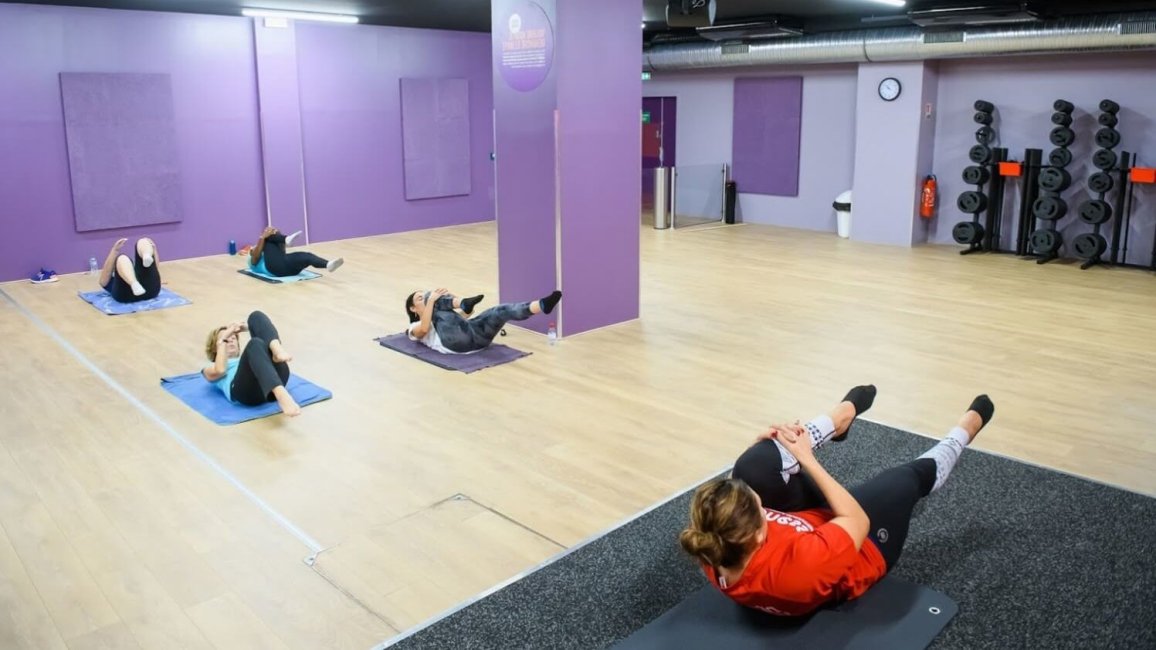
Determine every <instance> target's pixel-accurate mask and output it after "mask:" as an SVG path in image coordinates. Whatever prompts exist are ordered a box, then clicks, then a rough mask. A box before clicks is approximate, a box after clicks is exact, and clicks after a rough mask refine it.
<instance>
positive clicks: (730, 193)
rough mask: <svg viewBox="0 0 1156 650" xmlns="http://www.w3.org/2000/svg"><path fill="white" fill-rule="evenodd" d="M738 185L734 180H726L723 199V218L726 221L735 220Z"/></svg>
mask: <svg viewBox="0 0 1156 650" xmlns="http://www.w3.org/2000/svg"><path fill="white" fill-rule="evenodd" d="M738 194H739V190H738V186H737V185H735V182H734V181H727V184H726V193H725V198H724V199H723V203H724V206H723V220H724V221H725V222H726V223H734V222H735V202H736V201H737V200H738Z"/></svg>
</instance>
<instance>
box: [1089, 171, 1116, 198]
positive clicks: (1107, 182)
mask: <svg viewBox="0 0 1156 650" xmlns="http://www.w3.org/2000/svg"><path fill="white" fill-rule="evenodd" d="M1114 184H1115V183H1113V182H1112V175H1111V174H1108V173H1106V172H1096V173H1095V174H1092V175H1091V176H1089V177H1088V189H1089V190H1091V191H1093V192H1095V193H1096V194H1104V193H1105V192H1111V191H1112V186H1113V185H1114Z"/></svg>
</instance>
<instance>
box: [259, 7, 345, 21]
mask: <svg viewBox="0 0 1156 650" xmlns="http://www.w3.org/2000/svg"><path fill="white" fill-rule="evenodd" d="M241 15H242V16H248V17H249V18H288V19H290V20H315V21H318V22H323V23H345V24H346V25H353V24H355V23H357V22H358V18H357V16H348V15H344V14H320V13H313V12H309V11H278V10H276V9H242V10H241Z"/></svg>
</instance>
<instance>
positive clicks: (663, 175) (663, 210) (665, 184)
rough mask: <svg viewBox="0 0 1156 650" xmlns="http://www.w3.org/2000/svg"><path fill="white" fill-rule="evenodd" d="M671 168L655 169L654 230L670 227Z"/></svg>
mask: <svg viewBox="0 0 1156 650" xmlns="http://www.w3.org/2000/svg"><path fill="white" fill-rule="evenodd" d="M670 172H671V168H670V167H656V168H655V169H654V222H653V225H654V229H655V230H666V229H667V228H669V227H670Z"/></svg>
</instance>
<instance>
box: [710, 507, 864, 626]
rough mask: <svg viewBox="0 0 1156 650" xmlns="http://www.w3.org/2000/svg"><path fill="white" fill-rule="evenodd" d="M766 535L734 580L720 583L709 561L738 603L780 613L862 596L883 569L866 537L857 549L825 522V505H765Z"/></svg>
mask: <svg viewBox="0 0 1156 650" xmlns="http://www.w3.org/2000/svg"><path fill="white" fill-rule="evenodd" d="M764 510H765V511H766V517H767V540H766V542H764V543H763V545H762V546H761V547H759V549H758V550H757V551H755V554H754V556H753V557H751V561H750V562H749V563H748V564H747V568H746V569H745V570H743V575H742V576H740V577H739V579H738V580H737V581H736V582H735V583H734V584H728V585H726V586H722V585H720V584H719V580H718V576H717V575H716V574H715V571H714V569H713V568H712V567H710V566H706V565H704V566H703V570H704V571H705V572H706V575H707V577H709V578H710V581H711V584H713V585H714V586H715V587H717V588H718V589H719V590H720V591H722V592H723V593H724V594H726V595H727V596H730V598H731V599H732V600H734V601H735V602H737V603H739V604H740V605H746V606H747V607H754V608H755V609H761V610H763V611H765V612H769V613H771V614H777V615H779V616H802V615H804V614H809V613H811V612H812V611H814V610H816V609H818V608H819V607H821V606H823V605H825V604H827V603H830V602H834V601H842V600H850V599H852V598H858V597H859V596H862V595H863V593H864V592H866V591H867V589H868V588H869V587H870V586H871V585H873V584H875V583H876V582H878V581H879V580H880V579H882V578H883V575H884V574H885V573H887V562H886V561H885V560H884V559H883V554H881V553H880V552H879V549H878V548H876V546H875V543H874V542H872V541H871V540H870V539H867V540H864V541H863V545H862V546H861V547H860V548H859V550H858V551H856V550H855V543H854V542H853V541H851V535H849V534H848V533H847V531H845V530H843V529H842V528H840V527H838V526H836V525H834V524H831V523H828V522H829V521H831V519H833V518H834V514H832V513H831V511H830V510H823V509H818V510H802V511H799V512H779V511H778V510H771V509H770V508H764Z"/></svg>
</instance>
